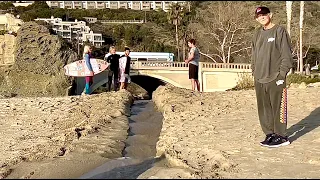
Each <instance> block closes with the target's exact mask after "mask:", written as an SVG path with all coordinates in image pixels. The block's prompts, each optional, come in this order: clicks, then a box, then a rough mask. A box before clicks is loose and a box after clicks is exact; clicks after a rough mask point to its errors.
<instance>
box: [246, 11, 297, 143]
mask: <svg viewBox="0 0 320 180" xmlns="http://www.w3.org/2000/svg"><path fill="white" fill-rule="evenodd" d="M255 18H256V20H257V21H258V23H260V24H261V25H262V27H260V28H259V29H258V30H257V31H256V33H255V35H254V36H253V41H252V61H251V63H252V74H253V77H254V84H255V91H256V97H257V107H258V115H259V120H260V125H261V128H262V131H263V132H264V133H265V135H266V138H265V140H264V141H262V142H260V144H261V145H262V146H267V147H279V146H285V145H289V144H290V141H289V139H288V137H287V136H286V131H287V88H286V76H287V73H288V72H289V70H290V68H292V67H293V59H292V55H291V45H290V37H289V35H288V32H287V31H286V29H285V28H283V27H281V26H279V25H275V24H273V23H272V22H271V18H272V13H271V12H270V10H269V8H267V7H258V8H257V9H256V11H255Z"/></svg>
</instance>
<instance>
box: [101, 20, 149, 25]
mask: <svg viewBox="0 0 320 180" xmlns="http://www.w3.org/2000/svg"><path fill="white" fill-rule="evenodd" d="M98 21H100V22H101V23H112V24H123V23H128V24H132V23H137V24H142V23H143V20H98Z"/></svg>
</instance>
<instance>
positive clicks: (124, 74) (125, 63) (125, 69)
mask: <svg viewBox="0 0 320 180" xmlns="http://www.w3.org/2000/svg"><path fill="white" fill-rule="evenodd" d="M129 54H130V49H129V48H128V47H126V48H125V51H124V55H122V56H121V57H120V59H119V82H120V83H121V84H120V89H127V85H128V83H130V82H131V79H130V75H129V73H130V62H131V57H130V56H129Z"/></svg>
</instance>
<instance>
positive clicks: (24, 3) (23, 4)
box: [12, 1, 34, 7]
mask: <svg viewBox="0 0 320 180" xmlns="http://www.w3.org/2000/svg"><path fill="white" fill-rule="evenodd" d="M32 3H34V1H13V3H12V4H13V5H14V6H15V7H17V6H24V7H26V6H29V5H31V4H32Z"/></svg>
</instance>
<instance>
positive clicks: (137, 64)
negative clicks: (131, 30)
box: [131, 61, 251, 70]
mask: <svg viewBox="0 0 320 180" xmlns="http://www.w3.org/2000/svg"><path fill="white" fill-rule="evenodd" d="M199 65H200V66H201V68H202V69H217V68H219V69H221V68H225V69H248V70H250V69H251V64H235V63H205V62H200V63H199ZM188 67H189V65H188V64H185V63H184V62H163V61H131V69H164V68H165V69H171V68H173V69H177V70H178V69H187V68H188Z"/></svg>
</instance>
